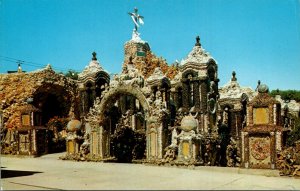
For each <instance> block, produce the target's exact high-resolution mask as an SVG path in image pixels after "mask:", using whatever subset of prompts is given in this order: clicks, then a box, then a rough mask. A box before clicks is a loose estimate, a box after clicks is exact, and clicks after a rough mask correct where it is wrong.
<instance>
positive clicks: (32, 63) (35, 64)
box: [0, 55, 77, 72]
mask: <svg viewBox="0 0 300 191" xmlns="http://www.w3.org/2000/svg"><path fill="white" fill-rule="evenodd" d="M0 57H1V60H4V61H6V62H13V63H19V64H21V65H28V66H32V67H35V68H44V67H46V64H41V63H36V62H30V61H25V60H23V59H17V58H12V57H7V56H1V55H0ZM52 68H53V69H54V70H58V71H60V72H63V71H65V72H66V71H69V70H72V69H70V68H61V67H52ZM73 71H76V70H73ZM76 72H77V71H76Z"/></svg>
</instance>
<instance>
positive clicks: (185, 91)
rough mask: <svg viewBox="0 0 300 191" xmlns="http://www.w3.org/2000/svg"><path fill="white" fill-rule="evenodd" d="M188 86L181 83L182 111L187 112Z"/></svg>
mask: <svg viewBox="0 0 300 191" xmlns="http://www.w3.org/2000/svg"><path fill="white" fill-rule="evenodd" d="M188 91H189V88H188V84H186V83H183V84H182V102H183V103H182V105H183V111H185V112H187V111H188V110H189V99H190V98H189V96H190V95H189V92H188Z"/></svg>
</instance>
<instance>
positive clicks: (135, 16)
mask: <svg viewBox="0 0 300 191" xmlns="http://www.w3.org/2000/svg"><path fill="white" fill-rule="evenodd" d="M128 14H129V15H130V17H131V19H132V21H133V23H134V31H135V32H137V30H138V27H140V26H139V24H138V23H140V24H141V25H143V24H144V22H143V18H144V17H143V16H141V15H139V14H138V9H137V8H136V7H135V8H134V12H133V13H130V12H129V13H128Z"/></svg>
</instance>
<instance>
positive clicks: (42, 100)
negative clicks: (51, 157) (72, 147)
mask: <svg viewBox="0 0 300 191" xmlns="http://www.w3.org/2000/svg"><path fill="white" fill-rule="evenodd" d="M70 100H71V95H70V94H69V93H68V92H67V91H66V90H65V88H64V87H63V86H59V85H56V84H44V85H42V86H40V87H39V88H38V89H37V90H36V91H35V93H34V94H33V105H34V106H35V107H37V108H39V109H40V110H41V121H42V123H41V124H42V126H45V127H47V128H48V152H49V153H54V152H62V151H65V150H66V143H65V127H66V125H67V122H68V115H69V112H70V109H71V101H70Z"/></svg>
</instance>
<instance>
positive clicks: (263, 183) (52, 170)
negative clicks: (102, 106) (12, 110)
mask: <svg viewBox="0 0 300 191" xmlns="http://www.w3.org/2000/svg"><path fill="white" fill-rule="evenodd" d="M61 155H63V154H62V153H60V154H51V155H45V156H42V157H38V158H17V157H7V156H1V171H2V172H1V174H2V175H3V174H4V175H5V177H1V189H3V190H10V189H13V190H87V189H92V190H99V189H114V190H117V189H121V190H126V189H130V190H133V189H134V190H135V189H141V190H142V189H147V190H161V189H169V190H173V189H177V190H178V189H185V190H186V189H197V190H199V189H206V190H220V189H223V190H224V189H230V190H232V189H243V190H299V189H300V179H299V178H292V177H279V176H278V177H276V174H278V172H277V171H263V170H249V169H239V168H221V167H196V168H194V169H188V168H173V167H163V166H152V165H143V164H120V163H99V162H98V163H97V162H75V161H63V160H58V157H59V156H61ZM261 174H265V175H261Z"/></svg>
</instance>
